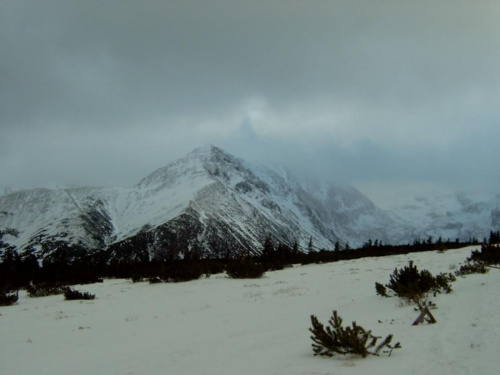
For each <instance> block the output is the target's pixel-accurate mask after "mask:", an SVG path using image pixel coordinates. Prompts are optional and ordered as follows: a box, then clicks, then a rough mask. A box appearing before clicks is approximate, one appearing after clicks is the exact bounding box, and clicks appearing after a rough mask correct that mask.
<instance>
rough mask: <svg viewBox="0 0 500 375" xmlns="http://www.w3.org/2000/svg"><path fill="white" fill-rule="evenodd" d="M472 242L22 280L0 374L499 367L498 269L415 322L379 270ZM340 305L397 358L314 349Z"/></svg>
mask: <svg viewBox="0 0 500 375" xmlns="http://www.w3.org/2000/svg"><path fill="white" fill-rule="evenodd" d="M471 249H473V248H466V249H460V250H449V251H447V252H446V253H438V252H428V253H415V254H408V255H400V256H393V257H384V258H365V259H359V260H353V261H346V262H337V263H329V264H323V265H307V266H297V267H295V268H290V269H285V270H283V271H277V272H268V273H266V275H265V277H264V278H262V279H256V280H232V279H228V278H226V277H225V276H224V275H223V274H221V275H212V276H211V277H210V278H202V279H199V280H196V281H191V282H185V283H177V284H173V283H171V284H156V285H149V284H148V283H137V284H132V283H131V282H130V281H128V280H105V281H104V283H102V284H93V285H82V286H77V287H76V289H78V290H82V291H90V292H92V293H95V294H96V299H95V300H93V301H64V299H63V296H51V297H43V298H28V297H26V295H25V294H24V292H22V293H21V295H20V299H19V302H18V304H17V305H14V306H8V307H2V308H0V314H1V315H0V374H13V375H14V374H23V375H30V374H40V375H42V374H43V375H45V374H46V375H49V374H50V375H58V374H61V375H62V374H74V375H78V374H103V375H111V374H123V375H125V374H127V375H129V374H130V375H131V374H134V375H138V374H141V375H142V374H144V375H146V374H148V375H149V374H176V375H177V374H207V375H208V374H214V375H215V374H222V375H224V374H228V375H229V374H231V375H234V374H238V375H245V374H249V375H250V374H252V375H253V374H292V375H295V374H297V375H298V374H300V375H305V374H308V375H313V374H315V375H331V374H335V375H338V374H368V373H369V374H373V375H376V374H391V373H392V374H397V373H403V372H404V373H406V374H435V373H440V374H454V375H458V374H497V372H498V371H497V367H498V365H499V364H500V359H499V357H498V354H497V348H498V347H499V344H500V324H498V320H496V319H495V318H496V317H497V315H498V311H500V298H499V297H500V290H499V289H498V285H499V284H500V270H498V269H492V270H491V271H490V273H489V274H486V275H470V276H468V277H467V278H458V279H457V281H456V282H455V283H453V289H454V292H453V293H452V294H449V295H438V296H437V297H436V298H432V300H433V301H434V302H435V303H436V304H437V305H438V309H436V310H433V311H432V312H433V314H434V316H435V317H436V319H437V321H438V322H437V324H435V325H429V324H422V325H419V326H416V327H415V326H412V323H413V321H414V320H415V319H416V318H417V316H418V312H416V311H414V308H413V306H408V305H405V304H404V303H402V302H401V300H400V299H397V298H395V297H393V298H383V297H380V296H377V295H376V294H375V286H374V284H375V282H376V281H378V282H381V283H384V284H385V283H387V282H388V281H389V275H390V274H391V273H392V271H393V270H394V268H395V267H398V268H400V267H403V266H405V265H406V264H408V260H410V259H412V260H414V262H415V264H416V265H417V267H418V268H419V269H424V268H425V269H428V270H430V271H431V272H432V273H433V274H437V273H439V272H453V269H452V268H458V267H459V264H460V263H462V262H464V261H465V259H466V257H468V256H469V255H470V251H471ZM334 309H335V310H337V311H338V313H339V315H340V316H341V317H342V318H343V319H344V325H350V324H351V322H352V321H353V320H355V321H356V322H357V323H358V324H360V325H361V326H363V327H364V328H365V329H371V330H372V333H373V334H375V335H378V336H383V337H385V336H386V335H387V334H390V333H392V334H393V335H394V340H395V341H400V342H401V344H402V349H399V350H395V351H394V352H393V354H392V356H391V357H390V358H387V357H385V356H382V357H369V358H365V359H363V358H360V357H357V356H352V357H349V356H347V357H344V356H336V357H333V358H323V357H314V356H313V351H312V349H311V343H312V341H311V339H310V338H309V336H310V333H309V331H308V329H309V327H310V326H311V324H310V315H311V314H314V315H316V316H317V317H318V318H319V320H320V321H321V322H323V323H324V324H326V323H327V321H328V319H329V318H330V316H331V314H332V311H333V310H334ZM395 341H394V342H395Z"/></svg>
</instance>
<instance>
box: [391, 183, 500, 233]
mask: <svg viewBox="0 0 500 375" xmlns="http://www.w3.org/2000/svg"><path fill="white" fill-rule="evenodd" d="M384 208H386V209H388V210H390V211H391V212H394V213H395V214H397V215H398V216H399V217H400V218H402V219H403V220H405V221H406V222H408V223H412V225H413V227H415V235H416V237H420V238H427V237H428V236H432V237H433V238H434V239H437V238H438V237H442V238H443V239H451V240H454V239H456V238H459V239H461V240H467V239H469V238H473V237H475V238H477V239H479V240H482V239H483V237H485V236H487V235H488V234H489V232H490V231H491V230H494V231H495V230H498V229H499V228H500V195H496V196H495V197H489V196H487V195H485V194H478V193H466V192H436V193H432V192H427V193H426V194H409V195H404V196H393V197H392V198H391V199H390V200H387V201H385V204H384Z"/></svg>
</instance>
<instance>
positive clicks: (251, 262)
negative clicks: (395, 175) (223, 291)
mask: <svg viewBox="0 0 500 375" xmlns="http://www.w3.org/2000/svg"><path fill="white" fill-rule="evenodd" d="M4 234H5V232H4V231H0V296H1V295H6V294H8V293H13V292H15V291H17V290H19V289H21V288H25V287H27V286H30V285H31V286H33V285H58V286H63V285H76V284H86V283H94V282H98V281H102V279H103V278H129V279H132V280H133V281H142V280H149V281H150V282H178V281H187V280H193V279H197V278H199V277H200V276H201V275H207V276H208V275H211V274H216V273H220V272H223V271H227V273H228V275H229V276H230V277H260V276H261V275H262V274H263V273H264V272H266V271H273V270H280V269H283V268H285V267H289V266H291V265H293V264H310V263H325V262H336V261H341V260H350V259H358V258H363V257H379V256H388V255H396V254H407V253H410V252H420V251H430V250H436V249H439V250H446V249H455V248H460V247H464V246H468V245H471V244H478V241H477V239H475V238H471V239H470V240H469V241H466V242H461V241H459V240H458V239H456V240H454V241H451V240H446V241H443V240H442V239H441V238H439V239H438V240H436V241H434V240H433V239H432V237H429V238H427V239H425V240H420V239H418V240H415V241H414V242H413V243H412V244H405V245H388V244H384V243H382V241H379V240H377V239H375V240H368V241H367V242H366V243H365V244H363V246H361V247H360V248H358V249H352V248H350V246H349V244H348V243H344V244H341V243H340V242H337V243H336V244H335V247H334V249H333V250H325V249H317V248H315V247H314V241H313V238H310V240H309V241H308V244H307V248H306V249H300V248H299V244H298V242H297V241H295V242H294V243H292V244H284V243H277V242H275V240H274V239H273V238H272V237H271V236H270V235H268V236H267V237H266V239H265V241H264V243H263V246H262V250H261V251H260V254H258V255H251V254H249V253H247V254H244V255H239V256H236V257H235V256H233V257H228V256H226V257H218V258H209V257H207V256H206V254H205V256H203V255H202V254H203V252H202V251H201V250H202V249H199V248H198V247H194V248H193V249H189V250H186V251H185V252H183V253H180V252H179V251H178V250H177V249H176V251H174V252H171V253H169V252H168V249H164V250H165V251H162V252H161V253H162V254H163V255H162V256H161V258H155V257H154V256H153V257H152V256H151V255H150V254H149V253H148V248H147V247H146V246H142V245H143V244H142V243H141V242H140V241H138V242H137V243H134V246H136V247H137V252H135V254H139V256H135V255H134V253H132V252H130V253H126V254H121V256H116V255H117V254H120V252H119V249H116V248H113V247H111V248H110V249H108V250H107V251H97V250H96V251H92V250H87V249H85V248H83V247H81V246H78V245H68V244H67V243H65V242H63V241H60V242H50V243H47V244H43V245H42V248H41V249H38V250H37V251H36V252H35V249H34V248H27V249H24V250H23V251H17V249H16V248H15V247H14V246H11V245H9V244H7V243H5V242H3V241H2V239H3V235H4ZM499 237H500V232H491V234H490V239H489V243H490V244H492V243H498V242H500V241H499ZM496 249H497V248H496V247H495V250H491V251H493V252H495V255H496V252H497V250H496ZM35 254H41V255H42V256H43V260H42V261H41V262H40V261H39V259H37V255H35Z"/></svg>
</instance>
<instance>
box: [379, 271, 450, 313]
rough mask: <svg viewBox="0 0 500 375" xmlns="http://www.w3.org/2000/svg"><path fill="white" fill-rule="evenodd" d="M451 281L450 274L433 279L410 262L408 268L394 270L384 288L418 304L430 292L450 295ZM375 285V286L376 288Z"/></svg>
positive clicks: (427, 272) (429, 274)
mask: <svg viewBox="0 0 500 375" xmlns="http://www.w3.org/2000/svg"><path fill="white" fill-rule="evenodd" d="M451 281H455V277H454V276H453V275H452V274H443V273H442V274H439V275H438V276H436V277H434V276H433V275H432V274H431V273H430V272H429V271H427V270H422V271H419V270H418V268H417V267H416V266H415V265H413V262H412V261H410V262H409V264H408V266H405V267H403V268H402V269H397V268H396V269H395V270H394V272H393V274H392V275H391V276H390V281H389V283H388V284H386V285H385V287H386V288H388V289H390V290H392V291H393V292H394V293H395V294H396V295H397V296H398V297H402V298H405V299H408V300H410V301H413V302H416V303H418V302H419V301H420V300H421V299H422V298H423V297H425V295H426V294H427V293H430V292H432V293H433V294H434V295H436V294H437V293H441V292H445V293H451V292H452V289H451V285H450V282H451ZM377 284H378V283H376V284H375V285H376V288H377ZM379 289H380V287H378V288H377V293H378V292H379Z"/></svg>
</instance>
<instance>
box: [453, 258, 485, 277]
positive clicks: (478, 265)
mask: <svg viewBox="0 0 500 375" xmlns="http://www.w3.org/2000/svg"><path fill="white" fill-rule="evenodd" d="M488 271H489V269H488V268H486V266H485V265H484V263H483V262H479V261H470V260H468V261H467V264H464V265H462V266H460V268H459V269H458V271H456V272H455V275H457V276H465V275H470V274H473V273H488Z"/></svg>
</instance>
